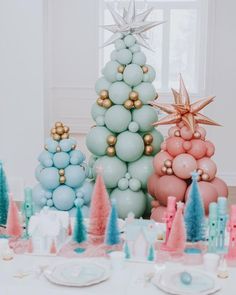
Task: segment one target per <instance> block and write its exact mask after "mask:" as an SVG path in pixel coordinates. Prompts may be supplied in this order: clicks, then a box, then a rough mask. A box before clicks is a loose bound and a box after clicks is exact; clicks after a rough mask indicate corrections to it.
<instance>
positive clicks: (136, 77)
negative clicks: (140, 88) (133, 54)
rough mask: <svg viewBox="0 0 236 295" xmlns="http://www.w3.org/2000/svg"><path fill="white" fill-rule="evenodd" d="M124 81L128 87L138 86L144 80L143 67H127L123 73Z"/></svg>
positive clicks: (132, 65) (134, 65) (131, 65)
mask: <svg viewBox="0 0 236 295" xmlns="http://www.w3.org/2000/svg"><path fill="white" fill-rule="evenodd" d="M123 79H124V81H125V83H127V84H128V85H130V86H137V85H138V84H140V83H141V82H142V80H143V71H142V69H141V67H140V66H138V65H136V64H130V65H128V66H126V67H125V70H124V73H123Z"/></svg>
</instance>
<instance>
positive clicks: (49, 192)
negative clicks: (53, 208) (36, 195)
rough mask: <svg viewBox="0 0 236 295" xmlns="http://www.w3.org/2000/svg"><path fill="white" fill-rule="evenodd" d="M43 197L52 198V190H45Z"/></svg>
mask: <svg viewBox="0 0 236 295" xmlns="http://www.w3.org/2000/svg"><path fill="white" fill-rule="evenodd" d="M45 197H46V198H47V199H51V198H52V192H51V191H46V192H45Z"/></svg>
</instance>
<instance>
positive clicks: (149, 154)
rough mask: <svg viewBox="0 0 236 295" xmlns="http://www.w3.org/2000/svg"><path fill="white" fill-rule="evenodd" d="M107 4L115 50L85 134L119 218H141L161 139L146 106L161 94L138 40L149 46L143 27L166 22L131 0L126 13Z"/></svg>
mask: <svg viewBox="0 0 236 295" xmlns="http://www.w3.org/2000/svg"><path fill="white" fill-rule="evenodd" d="M108 9H109V10H110V12H111V15H112V16H113V18H114V21H115V22H116V24H115V25H111V26H109V25H107V26H104V28H105V29H107V30H109V31H111V32H112V33H113V35H112V37H111V39H109V41H108V42H107V43H106V44H105V46H106V45H109V44H112V43H114V45H115V50H114V51H113V52H112V54H111V60H110V61H109V62H108V63H107V64H106V65H105V67H104V69H103V71H102V74H103V76H102V77H101V78H99V79H98V81H97V82H96V85H95V89H96V92H97V94H98V96H99V98H98V99H97V102H96V103H95V104H94V105H93V106H92V110H91V114H92V117H93V119H94V121H95V123H96V126H95V127H93V128H92V129H91V131H90V132H89V134H88V135H87V139H86V144H87V147H88V149H89V151H90V152H91V153H92V154H93V156H92V160H91V163H90V164H91V167H92V168H93V174H94V177H96V168H97V167H98V166H101V167H102V168H103V171H104V174H103V177H104V182H105V185H106V187H107V188H108V189H109V191H110V192H109V193H110V197H111V198H112V199H115V200H116V206H117V211H118V215H119V217H120V218H126V217H127V215H128V213H129V212H133V213H134V214H135V217H140V216H142V215H143V214H144V212H145V209H146V205H147V194H146V188H147V180H148V177H149V176H150V175H151V174H152V172H153V166H152V161H153V156H154V155H155V154H156V153H157V152H158V151H159V150H160V145H161V142H162V141H163V137H162V135H161V133H160V132H158V131H157V130H156V129H155V128H154V127H153V126H152V123H154V122H155V121H156V120H157V113H156V112H155V110H154V109H152V107H150V106H149V105H148V104H149V101H152V100H154V99H155V98H156V97H157V93H156V90H155V88H154V86H153V84H152V82H153V81H154V80H155V75H156V73H155V70H154V69H153V67H152V66H150V65H148V64H146V56H145V54H144V53H143V52H142V50H141V48H140V45H141V46H143V47H148V48H149V45H148V43H147V37H146V35H145V34H144V32H146V31H148V30H149V29H151V28H153V27H155V26H157V25H159V24H161V23H162V22H158V21H146V18H147V16H148V15H149V14H150V12H151V10H152V9H148V10H146V11H144V12H142V13H141V14H138V13H137V10H136V9H135V2H134V1H132V0H131V1H130V4H129V8H128V10H127V11H126V10H124V14H123V16H120V15H119V14H118V12H116V11H115V10H114V9H113V7H111V6H109V5H108Z"/></svg>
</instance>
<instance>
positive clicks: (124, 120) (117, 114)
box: [105, 105, 131, 133]
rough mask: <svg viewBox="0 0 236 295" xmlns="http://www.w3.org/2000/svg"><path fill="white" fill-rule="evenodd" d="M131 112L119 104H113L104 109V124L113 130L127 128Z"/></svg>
mask: <svg viewBox="0 0 236 295" xmlns="http://www.w3.org/2000/svg"><path fill="white" fill-rule="evenodd" d="M130 121H131V113H130V111H128V110H127V109H126V108H124V107H123V106H121V105H114V106H112V107H111V108H109V109H108V110H107V111H106V114H105V124H106V126H107V128H108V129H110V130H111V131H113V132H116V133H120V132H122V131H125V130H126V129H127V128H128V125H129V123H130Z"/></svg>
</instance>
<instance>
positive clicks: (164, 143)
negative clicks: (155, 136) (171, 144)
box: [161, 141, 167, 151]
mask: <svg viewBox="0 0 236 295" xmlns="http://www.w3.org/2000/svg"><path fill="white" fill-rule="evenodd" d="M166 149H167V148H166V142H165V141H163V142H162V144H161V150H162V151H166Z"/></svg>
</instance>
